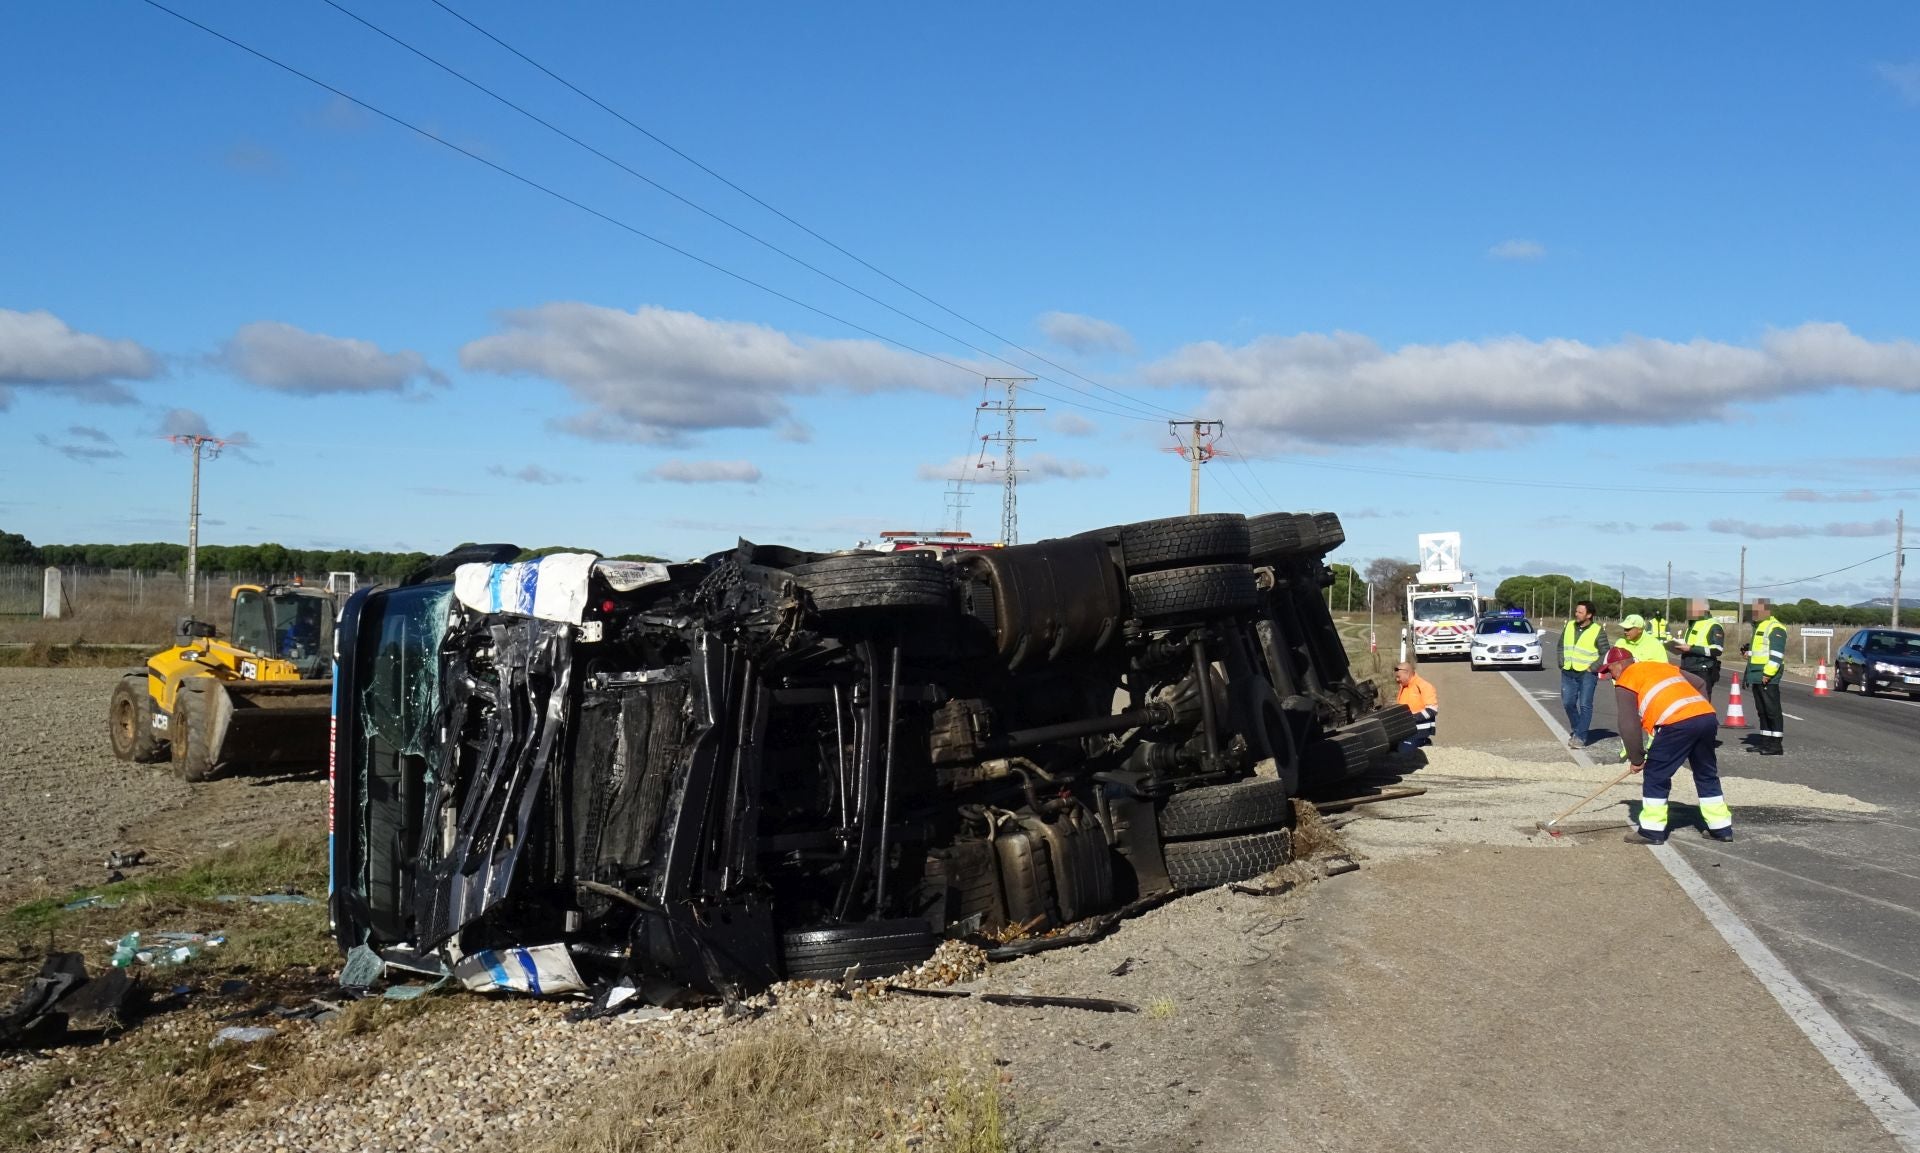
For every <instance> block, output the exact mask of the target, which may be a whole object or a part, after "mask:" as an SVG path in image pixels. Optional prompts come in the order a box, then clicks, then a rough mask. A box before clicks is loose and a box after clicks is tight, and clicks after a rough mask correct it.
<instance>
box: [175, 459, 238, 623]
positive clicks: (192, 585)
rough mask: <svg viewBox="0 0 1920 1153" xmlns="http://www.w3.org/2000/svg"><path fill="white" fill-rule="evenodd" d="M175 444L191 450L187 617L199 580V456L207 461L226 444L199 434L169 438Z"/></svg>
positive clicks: (192, 606) (191, 608) (190, 614)
mask: <svg viewBox="0 0 1920 1153" xmlns="http://www.w3.org/2000/svg"><path fill="white" fill-rule="evenodd" d="M167 439H168V440H170V441H172V442H173V443H175V444H182V445H186V446H188V447H190V448H192V449H193V501H192V504H191V505H189V506H188V512H187V615H188V616H192V615H193V608H194V593H195V591H196V590H197V589H198V587H199V580H200V456H201V453H202V452H205V453H206V457H207V459H208V460H212V459H214V458H215V457H217V456H219V455H220V450H221V449H223V448H225V447H227V442H226V441H224V440H221V439H220V438H219V437H217V436H204V435H200V434H192V435H180V436H170V437H168V438H167Z"/></svg>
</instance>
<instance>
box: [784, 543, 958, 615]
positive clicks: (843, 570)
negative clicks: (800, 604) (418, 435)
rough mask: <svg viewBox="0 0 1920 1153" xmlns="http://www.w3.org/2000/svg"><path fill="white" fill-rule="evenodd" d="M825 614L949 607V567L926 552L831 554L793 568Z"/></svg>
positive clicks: (796, 578)
mask: <svg viewBox="0 0 1920 1153" xmlns="http://www.w3.org/2000/svg"><path fill="white" fill-rule="evenodd" d="M787 575H788V576H789V577H791V578H793V581H794V583H796V584H798V585H800V586H801V587H802V588H804V589H806V590H807V592H808V594H809V595H810V596H811V597H812V599H813V607H814V609H815V610H817V611H819V612H822V613H837V612H846V611H849V610H853V609H909V608H934V609H937V608H946V607H947V606H948V605H950V604H951V603H953V583H952V581H951V580H950V579H949V578H948V574H947V568H946V566H945V565H943V564H941V563H940V562H939V561H937V560H935V559H933V558H932V557H930V556H926V555H924V554H921V553H877V554H867V555H853V556H830V557H827V558H826V559H824V560H817V561H812V562H810V563H808V564H799V565H794V566H793V567H792V568H790V569H788V570H787Z"/></svg>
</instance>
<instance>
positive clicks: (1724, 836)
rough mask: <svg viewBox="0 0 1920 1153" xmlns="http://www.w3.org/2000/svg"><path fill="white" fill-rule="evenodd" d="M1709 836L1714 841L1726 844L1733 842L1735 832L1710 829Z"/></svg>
mask: <svg viewBox="0 0 1920 1153" xmlns="http://www.w3.org/2000/svg"><path fill="white" fill-rule="evenodd" d="M1707 836H1709V837H1712V838H1713V839H1714V840H1716V841H1719V842H1721V843H1722V844H1725V843H1726V842H1728V841H1731V840H1733V830H1732V829H1708V830H1707Z"/></svg>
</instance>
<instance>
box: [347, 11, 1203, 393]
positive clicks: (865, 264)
mask: <svg viewBox="0 0 1920 1153" xmlns="http://www.w3.org/2000/svg"><path fill="white" fill-rule="evenodd" d="M328 3H332V0H328ZM433 5H434V6H435V7H436V8H439V9H440V10H441V11H443V12H445V13H446V14H447V15H449V16H452V17H453V18H454V19H455V20H458V21H460V22H461V23H462V24H465V25H466V26H467V27H469V28H471V29H473V30H474V31H475V32H478V33H479V34H480V35H482V36H484V37H486V38H487V39H488V40H491V41H493V42H494V43H495V44H497V45H499V46H500V47H501V48H503V49H505V50H506V51H507V52H509V53H511V54H513V55H514V56H516V57H518V58H519V59H520V60H522V61H524V62H525V63H526V64H528V65H529V66H531V67H532V68H534V69H536V70H537V71H539V72H541V73H542V74H544V75H545V76H547V77H548V78H549V79H551V80H552V81H554V82H555V83H556V84H559V85H560V86H561V87H563V88H565V89H566V90H567V91H569V92H572V93H573V94H574V95H575V96H578V97H580V98H581V99H582V100H585V101H586V102H587V103H589V104H591V105H593V106H594V107H595V108H598V109H600V111H602V112H605V113H606V114H607V115H609V116H611V117H613V118H614V119H615V120H618V121H619V122H620V123H622V124H624V125H626V126H627V127H628V128H631V129H633V130H634V131H635V132H638V133H639V134H640V135H642V136H644V137H646V138H647V139H648V140H651V141H653V142H654V143H655V144H658V145H659V146H660V147H662V148H664V149H666V150H667V151H668V152H671V153H673V154H674V155H675V156H678V157H679V158H680V159H682V160H684V161H686V162H687V163H688V164H691V165H693V166H694V167H695V168H698V169H699V170H700V171H702V172H704V173H706V174H707V175H708V176H711V177H713V178H714V179H715V180H717V181H719V182H720V183H722V184H724V185H726V186H727V187H728V188H731V189H733V190H734V191H735V192H737V193H739V194H740V195H742V196H744V197H746V198H747V199H748V200H751V201H753V202H754V203H755V204H757V205H759V206H760V207H762V208H764V209H766V210H767V211H768V212H771V213H773V214H774V215H775V216H777V217H779V218H780V219H782V220H784V221H786V222H787V223H788V224H791V225H793V226H794V227H795V228H797V229H799V230H800V231H802V232H804V233H806V234H807V235H808V236H811V237H813V238H814V239H815V240H818V241H819V242H820V243H822V244H824V245H826V246H827V247H828V248H831V249H833V250H834V251H835V252H838V253H839V254H840V255H842V256H844V257H846V258H847V259H849V260H851V261H853V262H854V263H855V264H858V265H860V266H861V267H862V268H865V269H866V270H867V271H869V272H871V273H873V274H874V275H876V276H878V277H880V278H881V279H883V280H885V281H887V282H888V283H889V284H892V285H894V286H895V287H897V288H900V289H903V290H904V291H906V292H909V293H912V294H913V295H914V296H916V297H919V298H920V299H921V300H923V301H925V302H926V303H928V304H931V305H933V306H934V307H935V308H937V309H939V310H940V311H942V312H944V313H946V314H947V315H948V316H951V317H953V318H955V319H956V320H959V321H961V322H962V323H965V324H968V325H971V326H972V327H973V328H975V329H978V330H979V331H981V332H984V333H986V334H987V335H988V336H989V337H992V338H993V339H994V340H997V341H999V342H1000V343H1001V344H1004V345H1006V346H1007V347H1009V348H1012V349H1014V350H1015V351H1017V352H1020V353H1022V354H1023V355H1026V356H1030V357H1032V358H1033V359H1035V360H1037V361H1039V362H1040V363H1042V364H1044V365H1046V366H1047V367H1049V368H1052V369H1055V370H1056V371H1059V372H1064V373H1066V374H1067V375H1068V376H1071V377H1073V378H1075V379H1077V380H1080V381H1082V382H1084V383H1086V384H1090V385H1092V386H1093V387H1095V388H1098V389H1100V390H1102V391H1103V392H1109V393H1112V394H1113V395H1115V396H1117V397H1119V398H1120V399H1122V400H1124V401H1126V402H1128V403H1129V404H1132V405H1134V406H1136V407H1139V406H1142V405H1144V406H1145V407H1146V408H1149V409H1156V410H1158V411H1159V412H1160V413H1161V414H1163V415H1166V416H1184V415H1185V414H1184V413H1179V412H1175V411H1174V410H1173V409H1170V408H1166V407H1163V406H1161V405H1158V404H1155V403H1153V402H1152V401H1142V400H1139V399H1137V398H1135V397H1134V396H1133V395H1132V394H1131V393H1128V392H1126V391H1124V390H1122V389H1118V388H1114V387H1112V386H1111V385H1107V384H1102V383H1101V382H1100V381H1097V380H1094V379H1093V378H1092V377H1089V376H1084V375H1082V374H1081V373H1079V372H1077V371H1075V370H1074V369H1072V368H1069V367H1067V366H1066V365H1064V364H1059V363H1057V362H1055V361H1053V360H1050V359H1048V358H1047V357H1045V356H1043V355H1041V354H1040V353H1038V352H1035V351H1034V350H1033V349H1030V348H1026V347H1024V346H1022V345H1021V344H1019V343H1017V342H1015V341H1012V340H1009V339H1007V338H1006V337H1004V336H1002V335H1000V334H999V333H998V332H995V331H994V330H993V329H991V328H988V327H987V326H986V325H984V324H981V323H980V322H979V321H977V320H974V319H973V318H972V317H970V316H967V315H966V314H965V313H962V312H960V311H958V310H956V309H953V308H951V307H949V306H947V305H945V304H942V303H941V302H940V301H938V300H935V299H934V298H933V297H931V296H929V295H927V294H926V293H924V292H922V291H920V290H919V289H917V288H915V287H913V286H912V285H911V284H908V283H907V282H905V281H903V280H901V279H899V278H898V277H896V276H894V275H893V274H891V273H889V272H887V271H886V270H885V269H883V268H880V267H878V266H877V265H875V264H873V263H872V262H870V261H868V260H867V259H866V258H864V257H862V256H860V255H859V254H857V253H855V252H852V251H850V250H849V249H847V248H845V247H844V246H842V245H840V244H838V243H836V242H835V241H833V240H832V239H830V238H828V237H826V236H824V235H822V234H821V233H820V232H818V231H816V230H814V229H813V228H810V227H808V226H807V225H805V224H803V223H801V222H800V221H798V220H796V219H794V218H793V217H792V216H790V215H788V214H787V213H785V212H783V211H781V210H780V209H778V208H776V207H774V206H773V205H772V204H769V203H768V202H767V201H765V200H763V199H761V198H760V197H759V196H756V195H754V194H753V193H752V192H749V191H747V190H746V189H745V188H742V187H741V186H740V185H739V184H737V183H735V182H734V181H732V180H730V179H728V178H727V177H725V176H723V175H721V174H720V173H719V172H716V171H715V170H714V169H712V168H711V167H709V166H708V165H706V164H704V163H702V162H701V161H700V160H698V159H696V158H694V157H693V156H691V155H688V154H687V153H686V152H684V151H682V150H681V149H679V148H677V147H675V146H674V145H672V144H670V143H668V142H667V141H666V140H664V139H662V138H661V137H660V136H658V135H657V134H655V133H654V132H652V131H650V130H648V129H647V128H646V127H644V126H642V125H640V124H638V123H636V122H634V121H633V120H632V119H631V118H629V117H627V116H626V115H624V114H623V113H621V112H620V111H619V110H617V109H615V108H613V107H611V106H609V105H608V104H607V103H606V102H605V101H603V100H601V99H599V98H598V97H596V96H594V95H593V94H592V93H590V92H588V91H586V90H585V89H583V88H581V87H580V86H579V85H577V84H575V83H573V82H572V81H571V80H568V79H567V78H566V77H564V76H562V75H560V74H559V73H558V72H555V71H554V70H553V69H551V68H548V67H547V66H546V65H544V64H542V63H540V62H539V61H538V60H535V59H534V58H533V57H531V56H529V55H527V54H526V53H525V52H522V51H520V49H518V48H515V47H514V46H513V45H511V44H509V43H507V42H506V41H505V40H503V39H501V38H500V37H499V36H497V35H495V34H494V33H492V32H489V31H488V30H487V29H485V28H483V27H481V26H480V25H479V24H477V23H475V22H474V21H472V20H470V19H468V18H467V17H466V16H464V15H462V14H461V13H460V12H458V11H457V10H455V9H454V8H453V7H451V6H450V5H448V4H446V3H444V0H433ZM335 6H336V7H338V5H335ZM342 11H345V10H344V9H342ZM356 19H358V18H357V17H356ZM463 79H464V77H463ZM701 211H705V209H702V210H701ZM823 275H824V274H823ZM855 291H858V290H857V289H856V290H855ZM888 307H891V306H890V305H889V306H888ZM903 315H904V314H903ZM962 343H964V342H962ZM995 359H1000V358H998V357H995ZM1002 363H1004V364H1011V363H1013V362H1012V361H1004V360H1003V361H1002ZM1021 368H1022V371H1031V370H1030V369H1027V368H1026V367H1025V366H1021ZM1042 379H1048V380H1051V378H1045V377H1043V378H1042ZM1052 383H1055V384H1059V385H1061V387H1063V388H1071V387H1072V386H1070V385H1067V384H1065V383H1064V382H1061V381H1053V382H1052ZM1028 391H1029V392H1032V391H1034V390H1033V389H1028ZM1074 391H1079V390H1078V389H1075V390H1074ZM1109 403H1111V402H1109Z"/></svg>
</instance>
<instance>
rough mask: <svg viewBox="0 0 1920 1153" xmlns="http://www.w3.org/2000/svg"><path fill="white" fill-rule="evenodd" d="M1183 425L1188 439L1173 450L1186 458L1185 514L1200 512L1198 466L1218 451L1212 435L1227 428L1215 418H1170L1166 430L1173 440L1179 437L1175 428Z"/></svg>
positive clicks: (1214, 435) (1190, 514)
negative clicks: (1214, 445)
mask: <svg viewBox="0 0 1920 1153" xmlns="http://www.w3.org/2000/svg"><path fill="white" fill-rule="evenodd" d="M1182 425H1185V426H1186V428H1187V430H1188V433H1189V439H1188V440H1186V441H1183V442H1181V444H1180V447H1178V448H1176V449H1174V451H1175V452H1177V453H1179V454H1180V455H1181V456H1184V457H1186V458H1187V471H1188V478H1187V515H1189V516H1193V515H1197V514H1198V513H1199V512H1200V466H1201V465H1203V464H1205V463H1207V462H1208V461H1210V460H1212V459H1213V458H1214V457H1215V456H1216V455H1217V454H1218V452H1219V450H1218V449H1216V448H1214V447H1213V440H1212V438H1213V437H1217V436H1219V435H1220V434H1221V433H1223V432H1225V431H1226V430H1227V426H1226V425H1225V424H1224V423H1222V422H1220V421H1217V420H1170V421H1168V422H1167V431H1168V432H1169V433H1172V434H1173V437H1174V439H1175V440H1179V439H1180V434H1179V432H1177V431H1176V430H1177V429H1179V428H1180V427H1181V426H1182Z"/></svg>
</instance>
